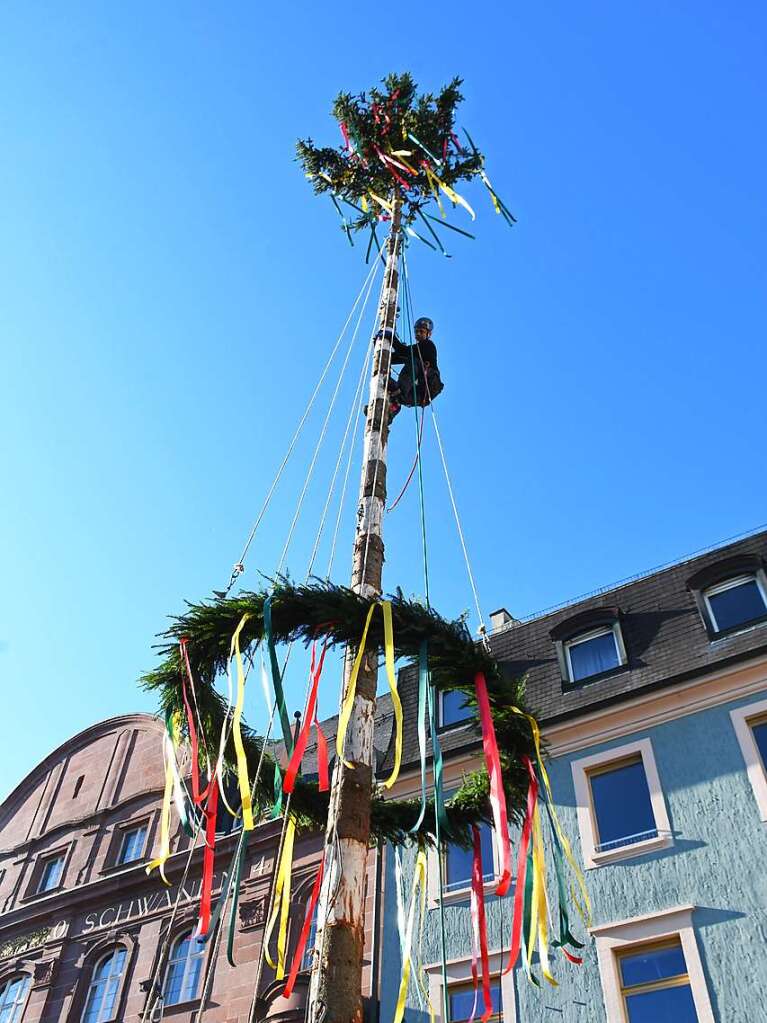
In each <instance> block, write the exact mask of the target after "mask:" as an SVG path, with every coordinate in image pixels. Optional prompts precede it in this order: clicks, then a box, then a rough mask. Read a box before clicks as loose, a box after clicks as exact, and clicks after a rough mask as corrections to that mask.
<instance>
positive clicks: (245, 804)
mask: <svg viewBox="0 0 767 1023" xmlns="http://www.w3.org/2000/svg"><path fill="white" fill-rule="evenodd" d="M248 618H250V615H249V614H248V613H247V611H246V612H245V614H244V615H243V616H242V618H241V619H240V624H239V625H238V626H237V628H236V629H235V630H234V635H233V636H232V642H231V645H230V647H229V660H230V661H231V659H232V652H234V657H235V663H236V665H237V703H236V705H235V708H234V720H233V722H232V737H233V739H234V748H235V750H236V753H237V780H238V783H239V786H240V800H241V803H242V826H243V828H244V829H245V831H252V830H253V828H254V824H253V806H252V804H251V799H250V780H249V778H248V759H247V757H246V755H245V747H244V746H243V743H242V730H241V728H240V722H241V720H242V709H243V706H244V704H245V671H244V669H243V665H242V653H241V652H240V633H241V632H242V628H243V626H244V625H245V622H246V621H247V620H248Z"/></svg>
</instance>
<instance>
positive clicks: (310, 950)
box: [301, 903, 319, 970]
mask: <svg viewBox="0 0 767 1023" xmlns="http://www.w3.org/2000/svg"><path fill="white" fill-rule="evenodd" d="M318 907H319V903H318V904H317V906H315V907H314V912H313V913H312V922H311V923H310V924H309V934H308V935H307V938H306V946H305V947H304V955H303V958H302V960H301V969H302V970H311V969H313V967H314V961H315V958H316V956H315V954H314V946H315V945H316V944H317V909H318ZM301 925H302V926H303V919H302V920H301Z"/></svg>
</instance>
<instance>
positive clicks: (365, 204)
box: [360, 195, 369, 213]
mask: <svg viewBox="0 0 767 1023" xmlns="http://www.w3.org/2000/svg"><path fill="white" fill-rule="evenodd" d="M360 206H361V207H362V212H363V213H367V211H368V209H369V205H368V200H367V196H365V195H363V196H362V197H361V198H360Z"/></svg>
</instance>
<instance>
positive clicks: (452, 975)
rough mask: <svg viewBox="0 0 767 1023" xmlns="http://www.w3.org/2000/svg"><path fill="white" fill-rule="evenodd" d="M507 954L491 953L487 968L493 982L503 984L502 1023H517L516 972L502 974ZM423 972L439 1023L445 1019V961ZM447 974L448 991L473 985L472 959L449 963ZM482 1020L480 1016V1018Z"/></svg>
mask: <svg viewBox="0 0 767 1023" xmlns="http://www.w3.org/2000/svg"><path fill="white" fill-rule="evenodd" d="M508 955H509V953H508V950H507V951H506V952H503V951H499V952H491V953H490V954H489V956H488V965H489V967H490V976H491V979H492V980H500V982H501V997H502V999H503V1013H502V1016H501V1018H502V1020H503V1023H517V1009H516V999H515V996H514V977H515V974H516V970H510V971H509V972H508V973H506V974H504V973H503V971H504V969H505V968H506V960H507V959H508ZM424 971H425V973H426V977H427V980H428V985H429V999H430V1001H431V1004H432V1006H433V1008H434V1012H435V1014H436V1017H437V1019H438V1020H441V1019H443V1011H444V1005H443V1000H442V961H441V960H440V961H439V962H436V963H429V964H428V965H427V966H424ZM445 972H446V974H447V986H448V990H449V989H450V988H451V987H453V986H457V985H459V984H460V985H461V986H463V985H464V984H466V982H467V981H468V983H471V955H468V956H461V957H460V958H458V959H448V960H447V962H446V963H445ZM481 1006H482V979H481V977H480V981H479V1007H480V1008H481ZM477 1019H479V1014H478V1015H477Z"/></svg>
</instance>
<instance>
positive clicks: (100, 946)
mask: <svg viewBox="0 0 767 1023" xmlns="http://www.w3.org/2000/svg"><path fill="white" fill-rule="evenodd" d="M118 948H123V949H125V967H124V969H123V972H122V975H121V976H120V985H119V987H118V988H117V995H116V997H115V1010H114V1015H113V1016H112V1020H120V1019H122V1018H123V1017H124V1015H125V1011H124V1010H125V1001H126V999H127V997H128V981H129V978H130V977H131V976H132V974H133V968H134V963H135V959H136V956H137V953H138V944H137V942H136V938H135V935H134V934H132V933H130V932H124V931H123V932H119V933H118V932H116V931H109V932H108V933H107V934H105V935H104V936H103V937H102V938H100V939H99V940H98V941H95V942H94V943H93V944H92V945H91V946H90V948H89V949H88V950H87V952H86V953H85V955H84V956H83V957H82V959H81V960H80V961H79V962H78V964H77V972H78V980H77V985H76V987H75V992H74V997H73V999H72V1004H71V1006H70V1009H69V1014H68V1016H67V1019H68V1020H72V1021H73V1023H80V1020H81V1019H82V1016H83V1013H84V1012H85V1003H86V1000H87V998H88V991H89V990H90V986H91V981H92V980H93V971H94V970H95V969H96V967H97V966H98V964H99V963H100V962H101V960H102V959H103V958H104V957H105V956H107V955H109V953H110V952H112V951H114V950H116V949H118Z"/></svg>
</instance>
